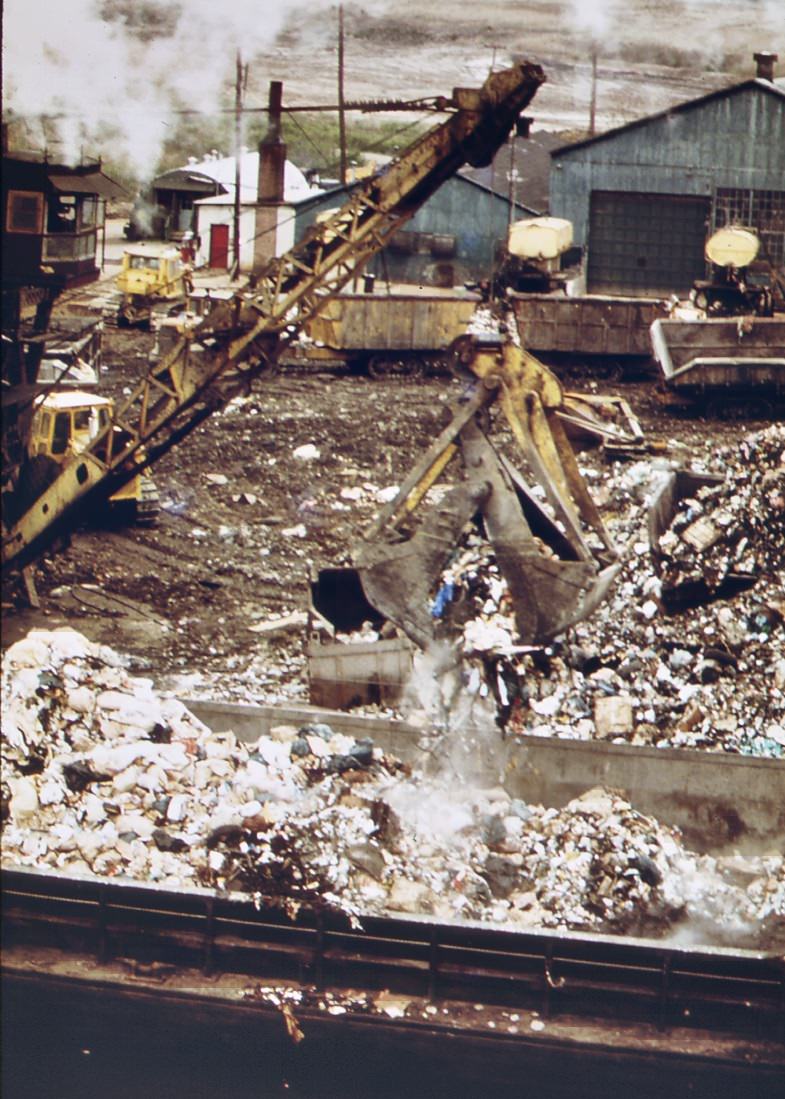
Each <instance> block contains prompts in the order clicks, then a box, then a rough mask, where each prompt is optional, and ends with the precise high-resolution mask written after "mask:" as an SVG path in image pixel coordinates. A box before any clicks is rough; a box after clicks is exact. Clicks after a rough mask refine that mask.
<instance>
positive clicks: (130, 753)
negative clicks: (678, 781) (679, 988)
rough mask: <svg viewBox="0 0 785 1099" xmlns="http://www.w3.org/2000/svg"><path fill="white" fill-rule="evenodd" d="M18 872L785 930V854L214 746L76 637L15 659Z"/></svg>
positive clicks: (10, 842) (318, 901) (53, 639)
mask: <svg viewBox="0 0 785 1099" xmlns="http://www.w3.org/2000/svg"><path fill="white" fill-rule="evenodd" d="M2 690H3V744H2V755H3V776H4V777H3V817H4V826H3V832H2V857H3V861H4V863H5V864H11V865H21V866H36V867H42V868H45V867H48V868H52V869H56V870H61V871H66V872H67V873H69V874H77V875H78V874H92V875H98V876H101V877H112V878H130V879H133V880H142V881H155V882H160V883H163V884H164V885H166V886H168V887H170V888H183V887H188V886H192V885H197V884H198V885H206V886H210V887H213V888H216V889H219V890H240V891H242V892H245V893H251V894H256V895H258V896H260V897H264V898H266V899H269V900H277V901H279V902H280V903H281V904H283V905H285V906H286V908H287V910H288V911H290V912H292V911H295V910H296V908H297V907H298V906H299V905H302V904H307V905H311V906H324V905H326V906H329V907H331V908H335V909H338V910H341V911H343V912H345V913H347V914H349V915H350V916H351V917H353V918H361V917H362V915H363V914H370V913H389V912H396V911H397V912H407V913H428V914H431V915H433V916H434V917H435V918H437V919H439V920H455V919H464V918H470V919H473V920H485V921H492V922H494V923H501V924H504V925H509V926H512V927H521V928H524V927H546V928H564V929H567V928H569V929H580V930H596V931H608V932H619V933H621V932H629V931H637V932H641V931H645V932H647V933H652V934H667V933H670V932H672V931H673V930H674V929H678V928H682V927H685V926H687V925H691V926H694V925H695V923H696V922H698V923H700V926H701V930H702V931H704V932H705V933H710V935H711V937H712V940H713V941H717V940H719V941H728V942H734V943H735V944H736V945H740V944H741V943H743V942H752V943H757V942H759V941H761V938H762V937H764V936H765V935H768V934H772V933H774V932H773V930H772V929H774V930H775V931H776V929H777V928H778V927H781V926H782V923H783V921H784V920H785V860H784V859H783V855H782V853H777V854H770V855H766V856H760V857H757V858H742V857H741V856H734V857H733V858H727V857H726V858H725V859H724V860H721V859H714V858H711V857H709V856H706V855H703V856H699V855H697V854H695V853H693V852H690V851H689V850H687V849H685V847H684V846H683V844H682V842H681V839H680V836H679V834H678V832H677V831H675V830H673V829H671V828H668V827H665V826H663V825H662V824H660V823H659V822H658V821H656V820H655V819H653V818H651V817H647V816H644V815H642V814H641V813H638V812H636V810H635V809H634V808H633V807H632V805H630V803H629V802H628V801H627V800H626V798H625V797H624V796H622V795H621V794H620V793H618V792H615V791H612V790H604V789H595V790H591V791H589V792H587V793H586V794H585V795H583V796H582V797H579V798H576V799H575V800H573V801H572V802H570V803H569V804H568V805H566V806H564V807H563V808H561V809H556V808H545V807H543V806H541V805H527V804H525V803H523V802H522V801H520V800H519V799H515V798H512V797H510V796H509V795H508V794H507V793H506V792H505V791H504V790H503V789H502V788H501V787H495V788H493V789H473V788H471V787H470V786H468V785H466V784H456V783H454V782H453V783H452V784H447V783H446V782H444V781H442V782H439V781H438V780H436V779H430V778H426V777H425V776H424V775H423V774H421V773H419V772H418V771H416V770H412V769H411V768H409V767H408V766H405V765H404V764H402V763H401V762H400V761H398V760H397V759H395V758H393V757H391V756H389V755H386V754H385V753H384V752H382V751H381V750H380V749H379V748H378V747H376V746H375V745H374V744H373V743H372V741H370V740H367V739H366V740H355V739H353V738H352V737H348V736H344V735H342V734H340V733H338V732H335V731H334V730H333V729H331V728H330V727H329V726H327V725H325V724H323V723H318V724H309V725H305V726H302V727H301V728H295V727H292V726H285V725H282V726H278V727H275V728H273V729H272V730H271V732H270V734H269V735H268V736H261V737H259V738H258V739H257V740H256V741H255V742H253V743H250V744H247V743H243V742H241V741H239V740H238V739H237V738H236V737H235V736H234V734H232V733H231V732H223V733H214V732H212V731H211V730H210V729H208V728H207V727H206V726H205V725H204V724H202V723H201V722H200V721H198V720H197V719H196V718H194V716H193V715H192V714H190V713H189V711H188V710H187V709H186V708H185V707H184V706H183V705H182V704H181V703H180V702H178V701H177V700H175V699H173V698H168V697H162V696H159V695H157V694H156V693H155V692H154V690H153V688H152V684H151V683H150V681H149V680H145V679H140V678H138V677H133V676H131V675H130V674H129V673H128V671H127V670H126V669H125V667H124V666H123V661H122V660H121V659H120V657H118V655H117V654H115V653H114V652H113V651H112V650H110V649H108V648H107V647H105V646H99V645H95V644H92V643H90V642H88V641H87V640H86V639H85V638H83V637H82V636H81V635H79V634H78V633H75V632H74V631H71V630H57V631H52V632H47V631H33V632H32V633H31V634H30V635H28V637H27V638H26V639H24V640H23V641H21V642H18V643H17V644H16V645H13V646H11V648H10V649H9V650H8V651H7V652H6V654H5V657H4V660H3V678H2Z"/></svg>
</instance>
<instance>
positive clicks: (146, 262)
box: [117, 244, 185, 301]
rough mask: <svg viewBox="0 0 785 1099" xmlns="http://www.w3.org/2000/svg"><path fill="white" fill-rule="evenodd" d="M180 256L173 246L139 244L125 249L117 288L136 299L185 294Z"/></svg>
mask: <svg viewBox="0 0 785 1099" xmlns="http://www.w3.org/2000/svg"><path fill="white" fill-rule="evenodd" d="M184 274H185V272H184V269H183V264H182V260H181V257H180V253H179V251H178V250H177V248H173V247H172V246H171V245H152V244H148V245H145V244H138V245H134V246H133V247H131V248H126V250H125V252H124V254H123V262H122V267H121V269H120V274H119V275H118V276H117V288H118V290H120V291H121V292H122V293H123V294H127V295H129V296H133V297H145V298H157V299H161V300H165V301H166V300H170V299H174V298H180V297H182V296H183V294H184V293H185V282H184Z"/></svg>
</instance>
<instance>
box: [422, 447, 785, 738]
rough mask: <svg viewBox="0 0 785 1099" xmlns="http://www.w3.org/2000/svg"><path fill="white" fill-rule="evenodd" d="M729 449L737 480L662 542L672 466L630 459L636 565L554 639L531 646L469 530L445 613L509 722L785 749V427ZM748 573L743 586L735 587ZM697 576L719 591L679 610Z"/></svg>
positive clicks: (443, 604)
mask: <svg viewBox="0 0 785 1099" xmlns="http://www.w3.org/2000/svg"><path fill="white" fill-rule="evenodd" d="M716 458H717V460H718V461H719V462H720V463H721V464H722V466H723V468H724V469H725V470H726V477H725V479H724V480H723V481H722V482H721V483H720V484H718V485H714V486H707V487H706V488H702V489H700V490H698V492H696V493H695V496H694V497H691V498H689V499H686V500H683V501H681V502H680V503H679V504H678V506H677V508H676V511H675V514H674V516H673V519H672V522H671V524H670V527H669V529H668V530H667V531H665V533H664V534H663V535H662V536H661V537H660V538H659V544H658V545H656V546H654V547H650V545H649V542H648V539H647V536H646V534H645V530H646V520H647V507H648V505H649V503H650V500H651V497H652V495H653V493H654V492H655V491H656V489H657V488H658V486H660V485H661V484H662V479H663V477H664V476H667V475H669V474H670V473H671V469H670V467H669V466H668V465H664V466H663V465H662V463H657V464H653V463H650V462H640V463H636V464H635V465H633V466H624V465H622V464H620V463H615V469H614V471H613V472H612V474H611V476H610V477H609V478H605V479H604V483H603V484H602V486H601V487H602V491H603V494H604V503H605V507H606V509H607V512H608V516H609V518H608V525H609V527H610V529H611V530H612V531H613V534H614V537H615V538H616V539H617V541H618V542H619V543H623V544H626V545H627V547H628V551H627V555H626V560H625V565H624V569H623V572H622V574H621V577H620V579H619V582H618V583H617V585H616V588H615V589H614V590H613V591H612V593H611V595H610V598H609V599H608V600H607V601H606V602H605V603H604V604H603V605H601V606H600V607H599V609H598V610H597V611H596V612H595V614H594V615H593V616H592V617H591V618H590V619H589V620H587V621H585V622H582V623H579V624H578V625H577V626H575V627H573V628H572V629H571V630H570V631H569V632H568V633H567V634H565V635H564V636H563V637H561V638H559V639H558V640H557V641H555V642H554V643H553V644H551V645H549V646H546V647H540V648H537V649H531V648H524V647H521V646H516V644H515V623H514V618H513V615H512V609H511V606H510V602H509V597H508V594H507V589H506V584H505V582H504V580H503V578H502V577H501V576H500V575H499V572H498V568H497V566H496V562H495V559H494V557H493V554H492V552H491V550H490V548H489V547H488V545H487V543H483V540H482V538H481V537H479V536H478V535H470V536H469V537H468V538H467V539H465V540H464V542H463V543H462V545H461V548H460V550H459V552H458V554H457V555H456V558H455V560H454V561H453V562H451V564H450V566H449V568H448V569H447V570H446V571H445V573H444V575H443V576H442V578H441V583H440V587H439V588H438V590H437V592H436V593H435V598H434V602H433V608H432V613H433V614H434V615H435V616H436V617H438V618H440V619H444V620H445V622H448V623H449V629H451V630H452V634H453V636H455V637H457V638H458V648H459V650H460V653H461V655H462V659H463V662H464V665H465V668H466V675H465V677H466V681H467V687H468V689H469V691H474V692H479V693H485V694H486V695H487V696H488V697H492V698H493V699H494V701H495V704H496V712H497V720H498V722H499V724H500V725H501V726H502V727H503V728H504V730H505V732H506V733H507V734H508V735H509V734H523V733H526V734H535V735H540V736H564V737H571V738H579V739H587V740H588V739H594V738H597V739H607V740H612V741H616V742H620V743H621V742H628V743H632V744H637V745H657V746H661V747H666V746H672V747H691V748H693V747H694V748H707V749H713V750H718V751H727V752H737V753H744V754H751V755H757V756H762V757H769V758H779V757H783V756H785V627H784V626H783V616H784V615H785V427H782V426H779V425H775V426H772V427H771V428H768V429H766V430H765V431H762V432H760V433H758V434H756V435H753V436H750V437H748V438H747V439H745V440H743V442H742V443H741V445H740V447H739V448H738V450H737V451H735V452H734V451H731V450H729V449H728V450H724V451H722V452H719V453H718V454H717V455H716ZM587 472H588V471H587ZM652 549H653V550H654V552H655V556H653V555H652V553H651V550H652ZM657 560H658V561H659V562H660V564H659V569H658V567H657V564H656V561H657ZM739 576H742V577H744V578H745V580H746V582H745V583H744V584H739V585H737V586H735V587H733V588H732V590H733V591H734V592H738V594H735V595H734V597H733V599H732V600H731V599H723V598H721V596H722V593H723V592H724V591H726V590H727V586H728V581H729V578H738V577H739ZM697 578H700V581H701V586H702V591H703V592H704V594H703V597H702V598H701V599H700V600H698V601H697V602H696V604H695V605H688V606H687V607H686V608H685V609H684V610H682V611H681V612H680V613H678V614H670V613H668V605H667V604H668V601H667V599H666V595H667V592H668V591H669V590H672V589H673V588H674V587H675V586H678V585H681V584H686V583H690V582H693V581H695V580H696V579H697Z"/></svg>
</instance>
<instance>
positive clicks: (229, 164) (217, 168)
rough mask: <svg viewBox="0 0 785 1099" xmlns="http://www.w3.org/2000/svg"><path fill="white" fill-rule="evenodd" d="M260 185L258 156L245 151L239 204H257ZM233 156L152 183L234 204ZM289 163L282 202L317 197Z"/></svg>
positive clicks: (187, 167) (195, 163) (192, 166)
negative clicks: (217, 197)
mask: <svg viewBox="0 0 785 1099" xmlns="http://www.w3.org/2000/svg"><path fill="white" fill-rule="evenodd" d="M258 183H259V153H258V150H257V151H247V152H244V153H243V154H242V156H241V157H240V201H241V202H243V203H244V202H256V195H257V190H258ZM234 184H235V157H233V156H215V157H212V158H209V157H208V158H207V159H206V160H200V161H196V160H194V161H193V162H192V163H189V164H184V165H183V166H182V167H180V168H172V169H171V170H170V171H168V172H164V173H163V174H162V175H160V176H157V177H156V178H155V179H154V180H153V187H156V188H158V189H160V190H163V189H171V190H175V191H194V192H197V193H201V194H203V195H206V196H210V195H212V194H216V195H222V196H226V197H227V200H228V201H234ZM319 193H320V192H319V190H318V189H315V188H313V187H311V185H310V184H309V183H308V180H307V179H306V178H305V176H304V175H303V173H302V172H301V171H300V169H299V168H297V167H296V166H295V165H294V164H292V162H291V161H290V160H287V161H286V162H285V164H284V202H298V201H299V200H300V199H302V198H309V197H311V196H312V195H314V194H319Z"/></svg>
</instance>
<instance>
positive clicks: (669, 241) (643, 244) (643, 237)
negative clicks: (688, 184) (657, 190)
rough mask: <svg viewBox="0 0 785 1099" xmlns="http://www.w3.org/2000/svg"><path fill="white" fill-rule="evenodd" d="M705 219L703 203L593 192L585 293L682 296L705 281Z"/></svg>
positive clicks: (676, 197)
mask: <svg viewBox="0 0 785 1099" xmlns="http://www.w3.org/2000/svg"><path fill="white" fill-rule="evenodd" d="M709 215H710V200H709V199H708V198H701V197H695V196H692V195H642V194H629V193H620V192H616V191H593V192H592V196H591V208H590V216H589V248H588V251H589V264H588V287H589V292H590V293H592V294H608V293H610V294H633V295H647V294H649V295H656V296H659V295H662V294H673V293H679V294H683V293H685V292H686V291H688V290H689V289H690V287H691V286H692V284H693V282H694V281H695V280H696V279H700V278H703V276H704V272H705V261H704V258H703V248H704V245H705V243H706V236H707V232H708V224H709Z"/></svg>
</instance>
